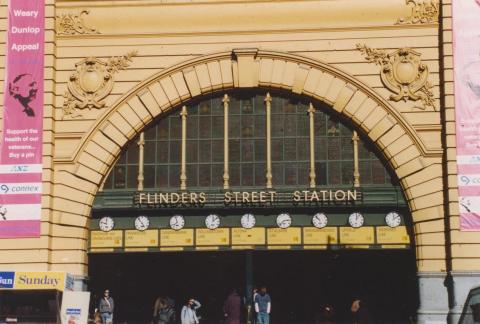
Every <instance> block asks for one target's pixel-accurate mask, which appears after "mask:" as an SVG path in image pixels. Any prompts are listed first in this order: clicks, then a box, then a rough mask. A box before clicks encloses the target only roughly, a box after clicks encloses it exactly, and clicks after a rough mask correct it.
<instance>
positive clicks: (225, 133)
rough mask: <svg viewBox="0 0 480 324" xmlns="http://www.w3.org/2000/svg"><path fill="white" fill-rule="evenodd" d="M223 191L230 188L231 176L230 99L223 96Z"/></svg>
mask: <svg viewBox="0 0 480 324" xmlns="http://www.w3.org/2000/svg"><path fill="white" fill-rule="evenodd" d="M222 102H223V115H224V116H223V151H224V152H223V189H229V188H230V174H229V169H228V144H229V143H228V103H229V102H230V98H229V97H228V95H227V94H225V95H224V96H223V99H222Z"/></svg>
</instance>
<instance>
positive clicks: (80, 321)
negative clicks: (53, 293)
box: [60, 291, 90, 324]
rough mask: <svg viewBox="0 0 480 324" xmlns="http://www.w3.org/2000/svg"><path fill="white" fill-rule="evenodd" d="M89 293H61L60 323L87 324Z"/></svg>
mask: <svg viewBox="0 0 480 324" xmlns="http://www.w3.org/2000/svg"><path fill="white" fill-rule="evenodd" d="M89 305H90V292H88V291H66V292H64V293H63V298H62V309H61V316H60V318H61V321H62V324H87V323H88V306H89Z"/></svg>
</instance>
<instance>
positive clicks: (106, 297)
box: [98, 289, 115, 324]
mask: <svg viewBox="0 0 480 324" xmlns="http://www.w3.org/2000/svg"><path fill="white" fill-rule="evenodd" d="M114 308H115V304H114V303H113V298H112V297H110V291H109V290H108V289H106V290H105V292H104V293H103V297H102V299H100V303H99V304H98V311H99V312H100V316H101V317H102V323H103V324H112V323H113V310H114Z"/></svg>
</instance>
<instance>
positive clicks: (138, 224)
mask: <svg viewBox="0 0 480 324" xmlns="http://www.w3.org/2000/svg"><path fill="white" fill-rule="evenodd" d="M149 226H150V220H149V219H148V217H147V216H138V217H137V218H135V228H136V229H137V230H139V231H145V230H146V229H148V227H149Z"/></svg>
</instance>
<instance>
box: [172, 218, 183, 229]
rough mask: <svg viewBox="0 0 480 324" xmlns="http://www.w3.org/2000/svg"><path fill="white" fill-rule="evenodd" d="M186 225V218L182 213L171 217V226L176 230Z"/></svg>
mask: <svg viewBox="0 0 480 324" xmlns="http://www.w3.org/2000/svg"><path fill="white" fill-rule="evenodd" d="M183 226H185V219H184V218H183V216H182V215H174V216H172V217H170V227H171V228H172V229H174V230H176V231H178V230H181V229H182V228H183Z"/></svg>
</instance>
